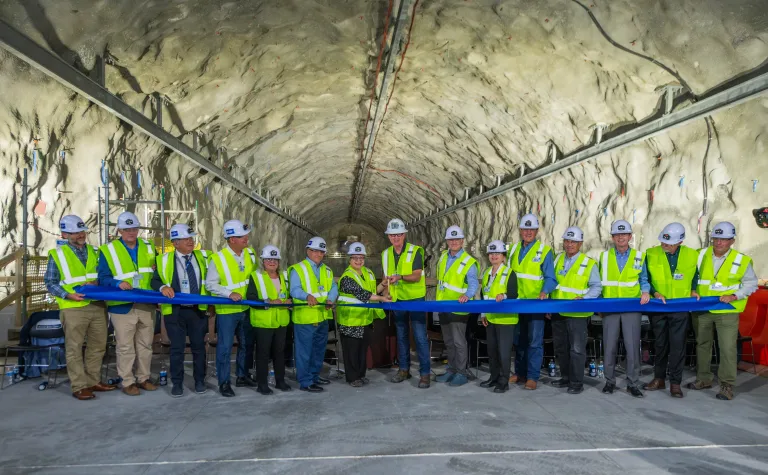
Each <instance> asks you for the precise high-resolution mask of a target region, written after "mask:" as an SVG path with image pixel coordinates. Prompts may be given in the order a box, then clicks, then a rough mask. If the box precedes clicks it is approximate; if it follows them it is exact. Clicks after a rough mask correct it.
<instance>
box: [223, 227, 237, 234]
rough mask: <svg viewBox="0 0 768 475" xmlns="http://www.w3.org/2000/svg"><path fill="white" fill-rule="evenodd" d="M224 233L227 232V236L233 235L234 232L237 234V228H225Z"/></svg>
mask: <svg viewBox="0 0 768 475" xmlns="http://www.w3.org/2000/svg"><path fill="white" fill-rule="evenodd" d="M224 234H226V235H227V236H231V235H232V234H235V230H234V229H232V228H229V229H225V230H224Z"/></svg>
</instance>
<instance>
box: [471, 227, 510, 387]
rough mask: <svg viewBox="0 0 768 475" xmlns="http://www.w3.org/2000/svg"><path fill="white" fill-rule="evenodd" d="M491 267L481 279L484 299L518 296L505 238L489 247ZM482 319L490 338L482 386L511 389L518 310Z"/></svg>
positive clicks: (486, 315)
mask: <svg viewBox="0 0 768 475" xmlns="http://www.w3.org/2000/svg"><path fill="white" fill-rule="evenodd" d="M486 251H487V252H488V260H489V261H491V267H489V268H488V269H486V270H485V272H484V273H483V279H482V295H483V300H495V301H497V302H501V301H503V300H509V299H516V298H517V276H516V275H515V272H514V271H512V270H511V269H510V268H509V267H507V266H506V265H504V261H505V259H506V253H507V245H506V244H505V243H504V241H499V240H497V241H492V242H491V243H490V244H488V248H487V249H486ZM480 321H481V323H482V324H483V326H485V327H486V340H487V342H488V362H489V364H490V367H491V368H490V369H491V374H490V377H489V378H488V380H486V381H483V382H482V383H480V387H483V388H492V389H493V392H495V393H504V392H506V391H507V390H508V389H509V371H510V366H511V363H512V346H513V342H514V339H515V325H516V324H517V321H518V316H517V314H516V313H483V314H481V315H480Z"/></svg>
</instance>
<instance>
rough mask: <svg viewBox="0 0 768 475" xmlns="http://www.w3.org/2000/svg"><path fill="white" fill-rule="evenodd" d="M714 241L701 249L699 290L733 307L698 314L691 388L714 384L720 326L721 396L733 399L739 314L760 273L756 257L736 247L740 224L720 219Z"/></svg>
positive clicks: (718, 372)
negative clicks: (714, 352) (714, 349)
mask: <svg viewBox="0 0 768 475" xmlns="http://www.w3.org/2000/svg"><path fill="white" fill-rule="evenodd" d="M710 237H711V238H712V244H711V245H710V246H709V247H707V248H704V249H702V250H701V251H699V257H698V260H697V264H696V267H697V269H698V271H699V281H698V283H697V289H698V294H699V295H701V296H702V297H720V301H721V302H723V303H729V304H731V305H732V306H733V310H711V311H709V312H706V313H704V314H701V315H698V316H697V317H696V318H695V320H694V322H695V327H694V328H695V329H696V381H695V382H693V383H689V384H688V388H689V389H694V390H701V389H705V388H711V387H712V381H713V380H714V375H713V374H712V367H711V361H712V339H713V338H712V329H713V328H715V329H716V330H717V343H718V346H719V347H720V366H719V367H718V369H717V379H718V380H720V391H719V392H718V393H717V396H716V397H717V399H720V400H723V401H730V400H731V399H733V396H734V394H733V385H734V383H735V382H736V365H737V363H738V361H737V348H736V346H737V338H738V336H739V314H740V313H741V312H743V311H744V309H745V308H746V306H747V297H749V296H750V295H752V293H754V292H755V291H756V290H757V276H756V275H755V271H754V268H753V266H752V258H750V257H749V256H747V255H746V254H744V253H742V252H739V251H737V250H736V249H732V246H733V243H734V242H735V240H736V227H735V226H734V225H733V224H731V223H729V222H728V221H723V222H721V223H717V224H716V225H715V227H714V228H713V229H712V233H711V234H710Z"/></svg>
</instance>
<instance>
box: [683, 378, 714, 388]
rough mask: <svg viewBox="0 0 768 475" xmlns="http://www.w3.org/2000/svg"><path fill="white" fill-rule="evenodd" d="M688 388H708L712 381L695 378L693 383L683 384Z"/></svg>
mask: <svg viewBox="0 0 768 475" xmlns="http://www.w3.org/2000/svg"><path fill="white" fill-rule="evenodd" d="M685 387H686V388H688V389H695V390H696V391H701V390H702V389H709V388H711V387H712V381H708V382H704V381H699V380H698V379H697V380H696V382H695V383H688V384H686V385H685Z"/></svg>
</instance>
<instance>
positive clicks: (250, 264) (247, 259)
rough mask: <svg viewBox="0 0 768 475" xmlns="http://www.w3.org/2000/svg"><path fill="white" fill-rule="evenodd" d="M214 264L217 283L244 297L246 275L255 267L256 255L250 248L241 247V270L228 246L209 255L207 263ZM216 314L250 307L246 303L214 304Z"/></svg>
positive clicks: (246, 286)
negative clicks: (217, 274) (217, 276)
mask: <svg viewBox="0 0 768 475" xmlns="http://www.w3.org/2000/svg"><path fill="white" fill-rule="evenodd" d="M211 264H213V265H215V266H216V271H217V272H218V273H219V285H221V286H222V287H224V288H226V289H227V290H229V291H230V292H235V293H238V294H240V295H242V297H243V298H245V293H246V291H247V290H248V277H249V276H250V275H251V273H253V270H254V269H255V268H256V256H255V255H254V254H253V251H251V249H250V248H245V249H243V270H240V265H239V264H238V263H237V261H236V260H235V255H234V253H233V251H232V249H230V248H229V246H227V247H225V248H224V249H222V250H221V251H219V252H217V253H216V254H213V255H212V256H211V259H210V262H209V264H208V265H211ZM214 307H216V314H217V315H228V314H232V313H240V312H245V311H247V310H249V309H250V307H249V306H248V305H214Z"/></svg>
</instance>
